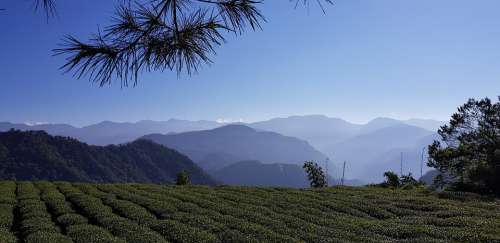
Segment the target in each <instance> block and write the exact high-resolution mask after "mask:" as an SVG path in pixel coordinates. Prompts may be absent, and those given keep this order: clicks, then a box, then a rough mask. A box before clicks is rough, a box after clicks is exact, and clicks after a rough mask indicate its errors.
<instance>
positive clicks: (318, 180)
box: [302, 161, 328, 188]
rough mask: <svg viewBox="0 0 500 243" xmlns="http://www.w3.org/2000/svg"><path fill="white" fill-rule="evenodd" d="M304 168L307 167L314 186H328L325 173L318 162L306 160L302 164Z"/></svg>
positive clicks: (310, 180) (306, 169) (310, 181)
mask: <svg viewBox="0 0 500 243" xmlns="http://www.w3.org/2000/svg"><path fill="white" fill-rule="evenodd" d="M302 168H304V169H305V171H306V173H307V177H308V179H309V183H310V184H311V187H312V188H321V187H326V186H328V185H327V182H326V176H325V173H324V172H323V169H322V168H321V167H320V166H319V165H318V164H317V163H314V161H306V162H304V166H302Z"/></svg>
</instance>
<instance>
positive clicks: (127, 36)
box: [36, 0, 333, 87]
mask: <svg viewBox="0 0 500 243" xmlns="http://www.w3.org/2000/svg"><path fill="white" fill-rule="evenodd" d="M289 1H290V2H292V1H296V6H297V5H298V4H300V3H303V4H308V2H309V1H310V0H289ZM315 1H316V2H318V3H319V5H320V7H321V9H322V10H323V11H324V6H323V5H322V2H325V3H329V4H332V3H333V2H332V0H315ZM262 3H263V0H149V1H147V2H146V3H141V2H140V1H132V0H125V1H123V2H122V3H121V4H119V5H118V7H117V8H116V10H115V14H114V17H113V19H112V23H111V25H109V26H107V27H105V28H104V29H102V30H98V32H97V33H96V34H94V35H93V36H92V37H91V38H90V39H88V40H87V41H81V40H79V39H77V38H76V37H74V36H71V35H68V36H66V37H65V38H64V39H63V42H62V43H61V44H60V48H57V49H54V55H64V56H66V63H65V64H64V65H63V66H62V67H61V69H62V70H64V72H66V73H67V72H71V73H73V75H74V76H75V77H76V78H78V79H80V78H82V77H88V78H89V80H90V81H91V82H93V83H96V84H98V85H99V86H101V87H102V86H105V85H110V84H112V83H113V81H114V80H115V79H117V80H119V81H120V84H121V86H122V87H123V86H129V85H130V84H132V85H133V86H135V85H137V83H138V79H139V76H140V74H141V72H143V71H146V72H151V71H161V72H163V71H166V70H170V71H174V72H176V73H177V74H178V75H180V74H181V73H183V72H186V73H187V74H188V75H191V74H193V73H195V72H197V70H198V69H199V68H200V67H201V66H202V65H210V64H211V63H212V59H211V56H212V55H214V54H216V48H217V47H219V46H221V45H222V44H223V43H225V41H226V39H225V38H224V34H225V33H233V34H236V35H241V34H243V33H244V32H245V30H247V29H251V30H254V31H255V30H256V29H261V23H262V22H265V21H266V19H265V18H264V16H263V15H262V13H261V11H260V10H259V8H258V5H259V4H262ZM36 4H37V5H36V6H37V7H43V8H44V9H45V11H46V13H47V16H50V15H51V14H53V13H55V0H36Z"/></svg>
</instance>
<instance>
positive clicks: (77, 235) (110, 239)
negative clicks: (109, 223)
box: [67, 224, 126, 243]
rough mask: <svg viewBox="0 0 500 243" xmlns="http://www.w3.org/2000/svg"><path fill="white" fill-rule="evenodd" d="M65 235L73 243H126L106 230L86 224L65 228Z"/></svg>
mask: <svg viewBox="0 0 500 243" xmlns="http://www.w3.org/2000/svg"><path fill="white" fill-rule="evenodd" d="M67 234H68V236H69V237H71V238H72V239H73V241H74V242H75V243H126V241H124V240H122V239H119V238H117V237H115V236H113V235H112V234H111V233H109V232H108V231H107V230H105V229H103V228H101V227H98V226H95V225H88V224H81V225H73V226H69V227H68V228H67Z"/></svg>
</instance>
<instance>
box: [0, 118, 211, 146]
mask: <svg viewBox="0 0 500 243" xmlns="http://www.w3.org/2000/svg"><path fill="white" fill-rule="evenodd" d="M219 126H221V124H219V123H217V122H212V121H187V120H178V119H170V120H168V121H148V120H144V121H138V122H111V121H103V122H100V123H97V124H92V125H88V126H84V127H81V128H79V127H74V126H71V125H67V124H41V125H31V126H30V125H26V124H18V123H17V124H16V123H9V122H0V132H2V131H7V130H9V129H11V128H14V129H17V130H22V131H28V130H42V131H46V132H47V133H49V134H51V135H59V136H68V137H72V138H76V139H78V140H80V141H82V142H86V143H89V144H93V145H108V144H121V143H127V142H131V141H134V140H135V139H137V138H139V137H142V136H144V135H146V134H151V133H178V132H187V131H198V130H206V129H212V128H215V127H219Z"/></svg>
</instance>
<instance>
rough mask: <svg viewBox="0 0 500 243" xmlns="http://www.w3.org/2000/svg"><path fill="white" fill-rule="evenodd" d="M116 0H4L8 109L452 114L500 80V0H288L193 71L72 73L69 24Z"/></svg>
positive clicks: (193, 116)
mask: <svg viewBox="0 0 500 243" xmlns="http://www.w3.org/2000/svg"><path fill="white" fill-rule="evenodd" d="M114 3H116V1H111V0H107V1H102V0H85V1H83V0H82V1H65V0H59V1H58V8H59V10H58V11H59V18H55V19H50V20H49V22H48V23H47V22H46V21H45V17H44V16H43V14H42V13H36V14H35V13H33V12H32V9H31V7H32V5H31V0H23V1H19V0H4V1H1V2H0V7H1V8H6V9H7V10H6V11H2V12H0V30H1V32H0V84H1V86H0V121H13V122H52V123H56V122H63V123H70V124H74V125H85V124H89V123H94V122H98V121H102V120H113V121H137V120H143V119H152V120H166V119H169V118H172V117H175V118H182V119H190V120H199V119H207V120H215V119H218V118H225V119H244V120H245V121H257V120H264V119H268V118H272V117H282V116H289V115H303V114H325V115H328V116H333V117H341V118H345V119H347V120H349V121H353V122H365V121H368V120H370V119H372V118H375V117H379V116H386V117H394V118H400V119H404V118H414V117H418V118H434V119H441V120H445V119H448V117H449V115H450V114H451V113H452V112H454V111H455V109H456V107H457V106H458V105H460V104H462V103H464V102H465V101H466V99H467V98H469V97H476V98H481V97H485V96H489V97H496V96H497V95H499V91H500V15H499V14H498V10H499V9H500V1H497V0H481V1H470V0H439V1H436V0H418V1H400V0H337V1H335V5H334V6H329V7H328V8H327V14H326V15H323V14H322V13H321V11H320V10H319V9H317V8H315V7H311V8H310V9H304V8H299V9H294V5H293V4H292V3H290V2H289V1H288V0H281V1H277V0H268V1H266V3H264V4H263V5H262V6H261V9H262V11H263V13H264V14H265V15H266V17H267V19H268V22H267V23H265V24H264V25H263V27H264V29H263V31H257V32H247V33H245V34H244V35H243V36H239V37H234V36H232V35H229V36H228V43H227V44H226V45H224V46H222V47H220V48H218V49H217V55H216V56H214V57H213V61H214V64H212V65H211V66H207V67H204V68H202V69H201V70H200V71H199V73H198V74H195V75H193V76H191V77H189V76H187V75H182V76H181V77H177V75H176V74H175V73H169V72H166V73H145V74H144V75H142V76H141V78H140V82H139V85H138V86H137V87H135V88H124V89H121V88H120V85H119V84H118V83H115V85H113V86H111V87H105V88H99V87H96V86H94V85H92V84H91V83H89V82H88V81H87V80H86V79H81V80H76V79H75V78H73V77H72V76H71V75H68V74H66V75H64V74H62V72H61V71H60V70H58V67H59V66H61V65H62V64H63V63H64V58H63V57H54V56H52V53H51V50H52V49H53V48H56V47H57V43H60V39H61V38H62V37H63V36H64V35H65V34H73V35H75V36H77V37H79V38H80V39H85V38H87V37H89V35H90V34H92V33H94V32H95V31H96V30H97V27H98V26H101V27H104V26H105V25H106V24H107V23H109V22H108V20H109V18H110V16H111V13H112V12H113V5H114Z"/></svg>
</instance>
